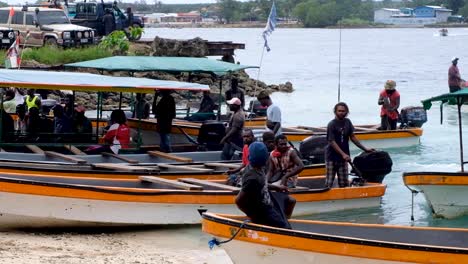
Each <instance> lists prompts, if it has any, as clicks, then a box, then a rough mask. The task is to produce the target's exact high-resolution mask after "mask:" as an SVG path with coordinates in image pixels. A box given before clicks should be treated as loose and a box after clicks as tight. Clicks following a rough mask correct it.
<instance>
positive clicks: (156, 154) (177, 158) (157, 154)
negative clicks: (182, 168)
mask: <svg viewBox="0 0 468 264" xmlns="http://www.w3.org/2000/svg"><path fill="white" fill-rule="evenodd" d="M147 153H148V155H150V156H154V157H160V158H165V159H170V160H175V161H179V162H193V159H191V158H186V157H181V156H177V155H174V154H169V153H165V152H161V151H148V152H147Z"/></svg>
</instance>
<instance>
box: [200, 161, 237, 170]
mask: <svg viewBox="0 0 468 264" xmlns="http://www.w3.org/2000/svg"><path fill="white" fill-rule="evenodd" d="M204 165H205V166H206V167H219V168H228V169H237V168H239V166H240V165H241V164H240V163H221V162H207V163H205V164H204Z"/></svg>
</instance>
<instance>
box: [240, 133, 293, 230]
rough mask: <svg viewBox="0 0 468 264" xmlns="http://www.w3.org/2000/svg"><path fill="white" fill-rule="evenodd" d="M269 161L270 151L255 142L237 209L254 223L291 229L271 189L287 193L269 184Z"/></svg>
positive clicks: (251, 146) (281, 188) (282, 188)
mask: <svg viewBox="0 0 468 264" xmlns="http://www.w3.org/2000/svg"><path fill="white" fill-rule="evenodd" d="M267 160H268V151H267V148H266V147H265V145H264V144H263V143H260V142H254V143H252V144H251V145H250V147H249V165H248V166H247V167H246V168H245V169H244V172H243V175H242V188H241V190H240V192H239V194H238V195H237V197H236V205H237V207H238V208H239V209H240V210H241V211H242V212H244V213H245V214H246V215H247V216H248V217H250V219H252V222H253V223H256V224H262V225H269V226H274V227H280V228H290V225H289V223H288V221H287V219H286V217H285V215H284V213H283V211H282V210H281V209H280V208H281V206H280V205H278V203H277V202H276V201H275V200H274V199H272V197H271V195H270V192H269V191H268V190H269V189H272V190H276V191H278V192H287V191H288V189H287V188H286V187H284V186H273V185H271V184H268V182H267V180H266V177H265V172H264V167H265V164H266V163H267Z"/></svg>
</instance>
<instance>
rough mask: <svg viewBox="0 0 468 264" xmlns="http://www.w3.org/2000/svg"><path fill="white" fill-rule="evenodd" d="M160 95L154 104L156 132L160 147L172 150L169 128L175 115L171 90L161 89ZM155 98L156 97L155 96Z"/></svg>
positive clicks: (162, 149) (163, 149)
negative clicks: (156, 123)
mask: <svg viewBox="0 0 468 264" xmlns="http://www.w3.org/2000/svg"><path fill="white" fill-rule="evenodd" d="M161 94H162V97H161V99H160V100H159V102H158V104H157V105H156V109H155V110H156V113H155V115H156V119H157V122H158V133H159V136H160V143H159V146H160V149H161V151H163V152H172V148H171V138H170V135H171V130H172V119H174V118H175V116H176V105H175V101H174V97H172V96H171V91H169V90H162V91H161ZM155 100H156V98H155Z"/></svg>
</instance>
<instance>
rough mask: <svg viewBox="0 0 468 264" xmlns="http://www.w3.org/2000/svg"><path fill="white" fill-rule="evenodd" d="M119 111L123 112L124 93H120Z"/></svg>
mask: <svg viewBox="0 0 468 264" xmlns="http://www.w3.org/2000/svg"><path fill="white" fill-rule="evenodd" d="M119 110H122V92H120V96H119Z"/></svg>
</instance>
